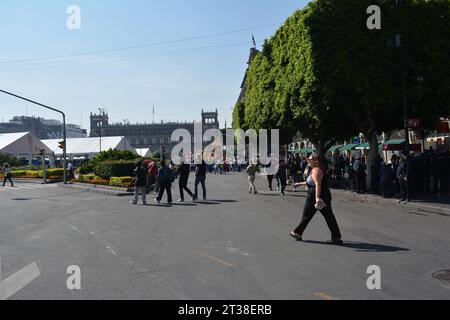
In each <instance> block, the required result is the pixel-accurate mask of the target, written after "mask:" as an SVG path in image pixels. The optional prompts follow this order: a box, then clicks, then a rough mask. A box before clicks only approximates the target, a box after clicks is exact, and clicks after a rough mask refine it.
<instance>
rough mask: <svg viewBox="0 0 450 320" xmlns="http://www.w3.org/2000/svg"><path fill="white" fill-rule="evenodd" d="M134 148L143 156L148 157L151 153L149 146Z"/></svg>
mask: <svg viewBox="0 0 450 320" xmlns="http://www.w3.org/2000/svg"><path fill="white" fill-rule="evenodd" d="M135 150H136V153H137V154H138V155H140V156H141V157H143V158H148V157H150V156H151V155H152V152H151V151H150V148H143V149H140V148H137V149H135Z"/></svg>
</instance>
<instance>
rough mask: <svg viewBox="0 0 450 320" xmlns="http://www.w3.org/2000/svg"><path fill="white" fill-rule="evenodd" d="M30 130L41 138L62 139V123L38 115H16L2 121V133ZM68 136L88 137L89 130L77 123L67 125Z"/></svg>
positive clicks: (0, 128) (0, 131) (0, 125)
mask: <svg viewBox="0 0 450 320" xmlns="http://www.w3.org/2000/svg"><path fill="white" fill-rule="evenodd" d="M18 132H30V133H31V134H32V135H34V136H35V137H37V138H39V139H41V140H47V139H62V137H63V134H62V123H61V122H60V121H58V120H47V119H43V118H36V117H26V116H20V117H19V116H16V117H13V119H12V120H10V121H9V122H2V123H0V133H18ZM66 133H67V138H86V137H87V131H86V129H82V128H81V127H80V126H78V125H75V124H67V125H66Z"/></svg>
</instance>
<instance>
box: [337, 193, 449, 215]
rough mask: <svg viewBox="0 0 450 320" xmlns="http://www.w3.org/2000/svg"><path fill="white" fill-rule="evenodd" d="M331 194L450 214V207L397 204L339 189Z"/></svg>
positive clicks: (396, 201)
mask: <svg viewBox="0 0 450 320" xmlns="http://www.w3.org/2000/svg"><path fill="white" fill-rule="evenodd" d="M331 192H332V193H333V194H339V195H343V196H347V197H353V198H355V199H358V200H365V201H371V202H376V203H389V204H394V205H397V206H403V207H410V208H416V209H422V210H432V211H433V212H436V213H444V214H450V206H449V205H447V207H440V206H433V205H431V204H430V205H428V204H423V203H418V202H408V203H406V204H400V203H398V199H393V198H389V199H384V198H381V197H379V196H376V195H372V194H357V193H354V192H351V191H348V190H339V189H331Z"/></svg>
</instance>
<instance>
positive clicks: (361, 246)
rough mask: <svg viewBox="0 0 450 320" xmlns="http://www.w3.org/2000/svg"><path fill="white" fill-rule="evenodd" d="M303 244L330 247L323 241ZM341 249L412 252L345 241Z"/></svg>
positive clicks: (399, 248)
mask: <svg viewBox="0 0 450 320" xmlns="http://www.w3.org/2000/svg"><path fill="white" fill-rule="evenodd" d="M302 242H305V243H311V244H320V245H326V246H330V245H329V244H327V243H326V242H322V241H313V240H303V241H302ZM340 247H344V248H350V249H355V250H356V251H359V252H397V251H410V250H409V249H406V248H401V247H394V246H387V245H382V244H375V243H364V242H352V241H345V242H344V244H343V245H342V246H340Z"/></svg>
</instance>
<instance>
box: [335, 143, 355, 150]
mask: <svg viewBox="0 0 450 320" xmlns="http://www.w3.org/2000/svg"><path fill="white" fill-rule="evenodd" d="M357 146H359V144H355V143H350V144H346V145H345V146H342V147H340V148H339V151H351V150H353V149H355V148H356V147H357Z"/></svg>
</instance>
